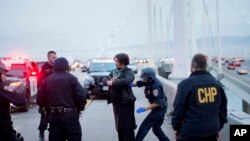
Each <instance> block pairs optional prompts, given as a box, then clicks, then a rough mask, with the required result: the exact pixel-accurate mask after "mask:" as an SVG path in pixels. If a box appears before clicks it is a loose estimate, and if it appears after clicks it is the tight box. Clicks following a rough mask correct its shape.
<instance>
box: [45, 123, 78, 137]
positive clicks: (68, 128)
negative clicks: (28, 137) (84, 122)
mask: <svg viewBox="0 0 250 141" xmlns="http://www.w3.org/2000/svg"><path fill="white" fill-rule="evenodd" d="M49 123H50V127H49V141H66V140H67V141H81V140H82V129H81V125H80V122H79V119H57V120H54V121H50V122H49Z"/></svg>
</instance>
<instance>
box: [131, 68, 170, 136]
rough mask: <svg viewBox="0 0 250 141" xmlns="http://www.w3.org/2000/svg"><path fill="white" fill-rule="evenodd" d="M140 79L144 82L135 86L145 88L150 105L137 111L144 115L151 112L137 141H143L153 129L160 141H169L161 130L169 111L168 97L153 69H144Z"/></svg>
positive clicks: (141, 128)
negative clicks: (148, 111)
mask: <svg viewBox="0 0 250 141" xmlns="http://www.w3.org/2000/svg"><path fill="white" fill-rule="evenodd" d="M140 77H141V79H142V81H137V82H136V84H134V85H135V86H138V87H142V86H145V89H144V93H145V96H146V98H147V99H148V101H149V103H150V104H149V105H148V106H147V107H141V108H139V109H137V110H136V112H137V113H142V112H145V111H147V110H151V112H150V113H149V115H148V116H147V117H146V118H145V119H144V121H143V122H142V124H141V126H140V129H139V131H138V133H137V135H136V141H143V139H144V138H145V136H146V135H147V133H148V131H149V130H150V129H151V128H152V129H153V133H154V134H155V135H156V136H157V138H158V139H159V141H169V139H168V137H167V136H166V135H165V133H164V132H163V131H162V129H161V126H162V124H163V121H164V118H165V113H166V111H167V97H166V96H165V94H164V91H163V87H162V84H161V82H160V81H159V80H158V79H157V78H156V74H155V71H154V70H153V69H152V68H144V69H142V71H141V76H140Z"/></svg>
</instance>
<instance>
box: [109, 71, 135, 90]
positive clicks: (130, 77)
mask: <svg viewBox="0 0 250 141" xmlns="http://www.w3.org/2000/svg"><path fill="white" fill-rule="evenodd" d="M134 79H135V75H134V72H133V71H132V70H129V71H127V72H126V74H125V78H121V79H115V80H114V81H113V84H112V86H114V87H120V86H129V85H130V84H131V83H133V81H134Z"/></svg>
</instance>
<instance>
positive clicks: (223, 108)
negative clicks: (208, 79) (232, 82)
mask: <svg viewBox="0 0 250 141" xmlns="http://www.w3.org/2000/svg"><path fill="white" fill-rule="evenodd" d="M221 91H222V93H221V96H222V102H221V106H220V129H222V128H223V126H224V124H225V123H227V122H228V120H227V97H226V94H225V91H224V90H223V88H221Z"/></svg>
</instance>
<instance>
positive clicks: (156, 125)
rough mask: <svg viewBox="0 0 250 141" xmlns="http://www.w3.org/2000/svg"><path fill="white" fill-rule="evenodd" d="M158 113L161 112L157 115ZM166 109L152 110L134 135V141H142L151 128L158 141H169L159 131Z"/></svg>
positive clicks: (160, 130)
mask: <svg viewBox="0 0 250 141" xmlns="http://www.w3.org/2000/svg"><path fill="white" fill-rule="evenodd" d="M159 112H162V113H161V114H160V115H159ZM165 113H166V109H162V110H159V111H158V110H152V111H151V112H150V113H149V115H148V116H147V117H146V118H145V119H144V121H143V122H142V124H141V126H140V129H139V131H138V133H137V135H136V141H143V139H144V138H145V136H146V135H147V134H148V132H149V130H150V129H151V128H153V133H154V134H155V135H156V136H157V138H158V139H159V141H169V139H168V137H167V136H166V135H165V133H164V132H163V131H162V129H161V125H162V124H163V122H164V115H165Z"/></svg>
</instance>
